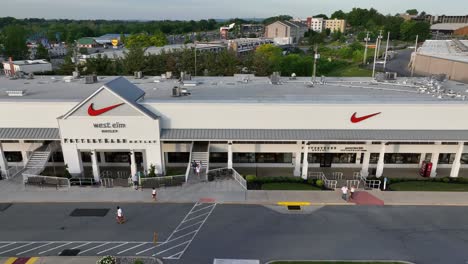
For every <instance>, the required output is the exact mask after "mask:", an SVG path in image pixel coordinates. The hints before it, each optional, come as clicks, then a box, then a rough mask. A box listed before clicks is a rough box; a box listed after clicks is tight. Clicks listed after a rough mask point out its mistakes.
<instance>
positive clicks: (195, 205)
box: [166, 203, 200, 241]
mask: <svg viewBox="0 0 468 264" xmlns="http://www.w3.org/2000/svg"><path fill="white" fill-rule="evenodd" d="M198 205H200V204H199V203H195V204H194V205H193V207H192V208H191V209H190V211H189V212H188V213H187V215H185V217H184V219H182V222H180V223H179V225H178V226H177V227H176V228H175V229H174V231H173V232H172V234H170V235H169V237H168V238H167V239H166V241H168V240H170V239H171V237H172V236H173V235H174V233H175V230H177V229H179V227H180V226H181V225H182V224H183V221H185V219H187V217H188V216H189V215H190V213H191V212H192V211H193V209H195V207H197V206H198Z"/></svg>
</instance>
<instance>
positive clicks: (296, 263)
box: [271, 261, 403, 264]
mask: <svg viewBox="0 0 468 264" xmlns="http://www.w3.org/2000/svg"><path fill="white" fill-rule="evenodd" d="M402 263H403V262H395V261H389V262H374V261H364V262H353V261H277V262H272V263H271V264H402Z"/></svg>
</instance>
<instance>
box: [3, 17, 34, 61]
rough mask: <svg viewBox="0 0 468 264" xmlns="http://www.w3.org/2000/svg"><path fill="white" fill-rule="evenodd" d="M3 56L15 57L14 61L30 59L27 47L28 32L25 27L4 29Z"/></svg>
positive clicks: (15, 26)
mask: <svg viewBox="0 0 468 264" xmlns="http://www.w3.org/2000/svg"><path fill="white" fill-rule="evenodd" d="M3 55H5V57H13V59H14V60H24V59H27V58H28V55H29V52H28V47H27V46H26V31H25V30H24V28H23V27H21V26H17V25H13V26H7V27H5V28H4V43H3Z"/></svg>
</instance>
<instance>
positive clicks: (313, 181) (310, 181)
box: [307, 178, 316, 185]
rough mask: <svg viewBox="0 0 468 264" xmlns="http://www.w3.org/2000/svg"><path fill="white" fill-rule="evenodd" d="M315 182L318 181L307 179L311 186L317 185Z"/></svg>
mask: <svg viewBox="0 0 468 264" xmlns="http://www.w3.org/2000/svg"><path fill="white" fill-rule="evenodd" d="M315 181H316V180H315V179H312V178H310V179H307V183H308V184H310V185H316V184H315Z"/></svg>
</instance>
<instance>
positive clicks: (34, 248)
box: [17, 242, 52, 255]
mask: <svg viewBox="0 0 468 264" xmlns="http://www.w3.org/2000/svg"><path fill="white" fill-rule="evenodd" d="M50 244H52V242H50V243H47V244H44V245H42V246H38V247H33V248H31V249H28V250H25V251H23V252H20V253H17V255H22V254H24V253H27V252H30V251H33V250H36V249H38V248H42V247H45V246H48V245H50Z"/></svg>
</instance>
